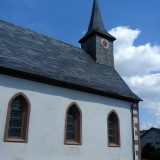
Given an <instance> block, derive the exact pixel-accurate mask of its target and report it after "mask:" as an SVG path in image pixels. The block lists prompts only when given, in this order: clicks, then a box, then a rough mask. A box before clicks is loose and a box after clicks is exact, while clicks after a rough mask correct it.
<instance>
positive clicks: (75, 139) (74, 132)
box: [64, 103, 82, 145]
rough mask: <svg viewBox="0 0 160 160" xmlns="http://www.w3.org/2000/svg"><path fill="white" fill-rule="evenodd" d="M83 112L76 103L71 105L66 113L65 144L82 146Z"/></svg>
mask: <svg viewBox="0 0 160 160" xmlns="http://www.w3.org/2000/svg"><path fill="white" fill-rule="evenodd" d="M81 123H82V112H81V109H80V108H79V107H78V105H77V104H76V103H72V104H70V105H69V107H68V108H67V111H66V122H65V141H64V143H65V144H70V145H72V144H73V145H74V144H75V145H80V144H81V133H82V127H81Z"/></svg>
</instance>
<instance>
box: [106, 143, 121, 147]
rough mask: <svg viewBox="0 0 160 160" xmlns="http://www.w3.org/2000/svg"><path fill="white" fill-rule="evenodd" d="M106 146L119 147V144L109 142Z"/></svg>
mask: <svg viewBox="0 0 160 160" xmlns="http://www.w3.org/2000/svg"><path fill="white" fill-rule="evenodd" d="M108 147H120V145H119V144H109V145H108Z"/></svg>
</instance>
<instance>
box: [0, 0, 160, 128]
mask: <svg viewBox="0 0 160 160" xmlns="http://www.w3.org/2000/svg"><path fill="white" fill-rule="evenodd" d="M92 4H93V0H79V1H78V0H68V1H67V0H52V1H51V0H0V19H1V20H4V21H7V22H11V23H13V24H16V25H20V26H23V27H25V28H29V29H31V30H34V31H36V32H39V33H43V34H45V35H48V36H50V37H53V38H55V39H58V40H61V41H64V42H66V43H69V44H72V45H76V46H79V47H80V45H79V44H78V40H79V39H80V38H82V36H83V35H84V33H85V32H86V31H87V28H88V25H89V20H90V16H91V10H92ZM99 5H100V9H101V14H102V18H103V21H104V24H105V27H106V29H107V30H108V31H110V32H111V33H112V34H113V35H115V36H116V37H118V38H117V42H116V43H115V46H116V47H115V52H116V53H115V54H116V56H115V63H116V62H117V66H116V67H117V70H118V72H120V74H121V75H122V77H123V78H124V79H125V80H126V82H127V84H128V85H129V86H130V87H131V88H132V89H133V91H134V92H135V93H137V94H138V95H139V96H140V97H142V99H143V100H144V102H143V103H141V104H140V120H141V128H142V129H147V128H149V127H151V126H155V127H160V123H158V121H159V120H160V113H159V112H160V101H159V99H158V93H159V95H160V89H159V87H160V80H159V77H158V76H160V74H159V73H160V65H159V66H158V60H159V62H160V31H159V29H160V9H159V6H160V1H159V0H112V1H109V0H99ZM118 27H119V28H118ZM121 47H122V48H123V50H124V53H122V52H120V51H119V48H121ZM133 50H134V51H133ZM142 50H143V51H142ZM124 55H125V57H124V59H123V60H122V57H123V56H124ZM128 55H130V57H129V58H128ZM147 55H149V56H147ZM137 57H139V59H142V60H141V61H140V60H139V59H136V58H137ZM143 59H144V60H143ZM155 59H156V60H155ZM132 62H133V63H132ZM151 62H152V63H151ZM125 64H126V66H127V67H125V68H124V67H122V65H123V66H124V65H125ZM135 65H136V66H135ZM126 68H127V69H128V70H126ZM131 73H134V74H131ZM148 86H149V87H148ZM137 87H138V89H137ZM146 88H148V90H146ZM155 97H156V98H155Z"/></svg>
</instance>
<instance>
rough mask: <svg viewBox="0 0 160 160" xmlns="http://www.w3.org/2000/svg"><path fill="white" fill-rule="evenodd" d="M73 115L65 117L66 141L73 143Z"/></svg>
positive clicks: (74, 118)
mask: <svg viewBox="0 0 160 160" xmlns="http://www.w3.org/2000/svg"><path fill="white" fill-rule="evenodd" d="M75 122H76V117H75V115H68V116H67V140H70V141H75Z"/></svg>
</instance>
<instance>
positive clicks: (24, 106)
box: [4, 93, 30, 142]
mask: <svg viewBox="0 0 160 160" xmlns="http://www.w3.org/2000/svg"><path fill="white" fill-rule="evenodd" d="M29 112H30V103H29V101H28V99H27V97H26V96H25V95H24V94H23V93H18V94H16V95H15V96H13V98H11V100H10V102H9V106H8V114H7V121H6V129H5V135H4V141H9V142H11V141H13V142H27V137H28V136H27V134H28V124H29V114H30V113H29Z"/></svg>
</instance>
